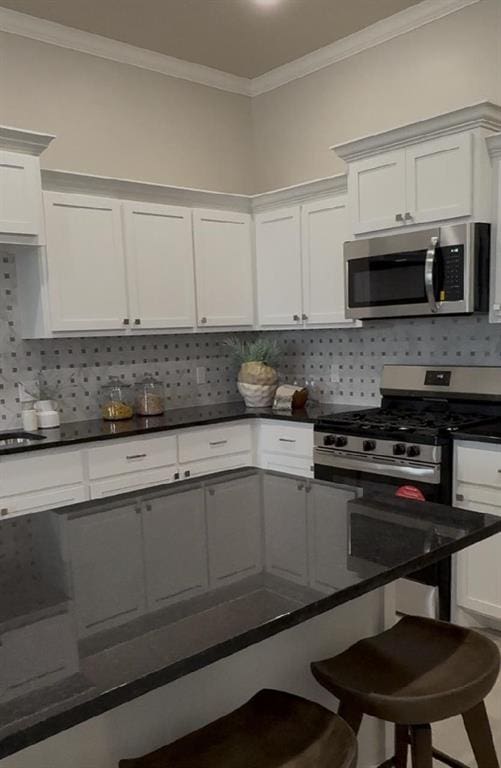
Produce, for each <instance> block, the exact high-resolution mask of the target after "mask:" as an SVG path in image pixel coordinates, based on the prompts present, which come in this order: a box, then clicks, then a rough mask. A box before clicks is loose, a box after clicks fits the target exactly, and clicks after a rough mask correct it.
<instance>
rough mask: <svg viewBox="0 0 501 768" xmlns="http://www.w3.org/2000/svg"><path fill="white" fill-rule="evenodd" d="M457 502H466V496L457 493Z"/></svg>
mask: <svg viewBox="0 0 501 768" xmlns="http://www.w3.org/2000/svg"><path fill="white" fill-rule="evenodd" d="M456 500H457V501H464V496H463V494H462V493H456Z"/></svg>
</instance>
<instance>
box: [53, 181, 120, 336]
mask: <svg viewBox="0 0 501 768" xmlns="http://www.w3.org/2000/svg"><path fill="white" fill-rule="evenodd" d="M44 200H45V216H46V224H47V262H48V272H49V299H50V311H51V324H52V330H53V331H92V330H96V331H97V330H116V329H119V328H122V327H123V325H124V319H125V318H127V317H128V310H127V292H126V272H125V258H124V251H123V243H122V223H121V217H120V203H119V202H118V201H116V200H108V199H107V198H104V197H86V196H82V195H67V194H60V193H55V192H46V193H45V195H44Z"/></svg>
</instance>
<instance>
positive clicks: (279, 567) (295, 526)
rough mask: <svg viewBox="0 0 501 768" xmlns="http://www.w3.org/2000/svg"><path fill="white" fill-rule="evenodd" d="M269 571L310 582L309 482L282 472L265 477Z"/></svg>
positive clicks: (266, 540) (265, 520)
mask: <svg viewBox="0 0 501 768" xmlns="http://www.w3.org/2000/svg"><path fill="white" fill-rule="evenodd" d="M263 510H264V531H265V560H266V570H267V571H268V572H269V573H271V574H274V575H275V576H279V577H281V578H283V579H286V580H287V581H293V582H296V583H298V584H304V585H306V584H308V544H307V542H308V539H307V516H306V493H305V483H304V482H302V481H297V480H292V479H291V478H288V477H281V476H280V475H265V476H264V477H263Z"/></svg>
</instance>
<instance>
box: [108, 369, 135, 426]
mask: <svg viewBox="0 0 501 768" xmlns="http://www.w3.org/2000/svg"><path fill="white" fill-rule="evenodd" d="M133 402H134V401H133V396H132V389H131V386H130V385H129V384H124V382H123V381H121V380H120V379H119V378H118V376H110V380H109V382H108V384H105V385H104V386H103V388H102V390H101V416H102V417H103V419H105V420H106V421H121V420H122V419H131V418H132V417H133V416H134V407H133Z"/></svg>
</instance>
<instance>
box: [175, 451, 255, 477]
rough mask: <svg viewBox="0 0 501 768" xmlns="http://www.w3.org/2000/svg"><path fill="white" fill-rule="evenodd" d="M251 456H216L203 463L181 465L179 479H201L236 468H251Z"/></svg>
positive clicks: (249, 454) (245, 454)
mask: <svg viewBox="0 0 501 768" xmlns="http://www.w3.org/2000/svg"><path fill="white" fill-rule="evenodd" d="M252 464H253V461H252V454H251V453H250V451H249V452H247V453H237V454H236V455H232V456H216V457H214V458H211V459H205V461H195V462H193V463H190V464H183V466H182V467H180V470H179V479H180V480H186V479H187V478H190V477H203V476H204V475H210V474H212V473H213V472H222V471H223V470H225V469H238V467H249V466H252Z"/></svg>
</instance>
